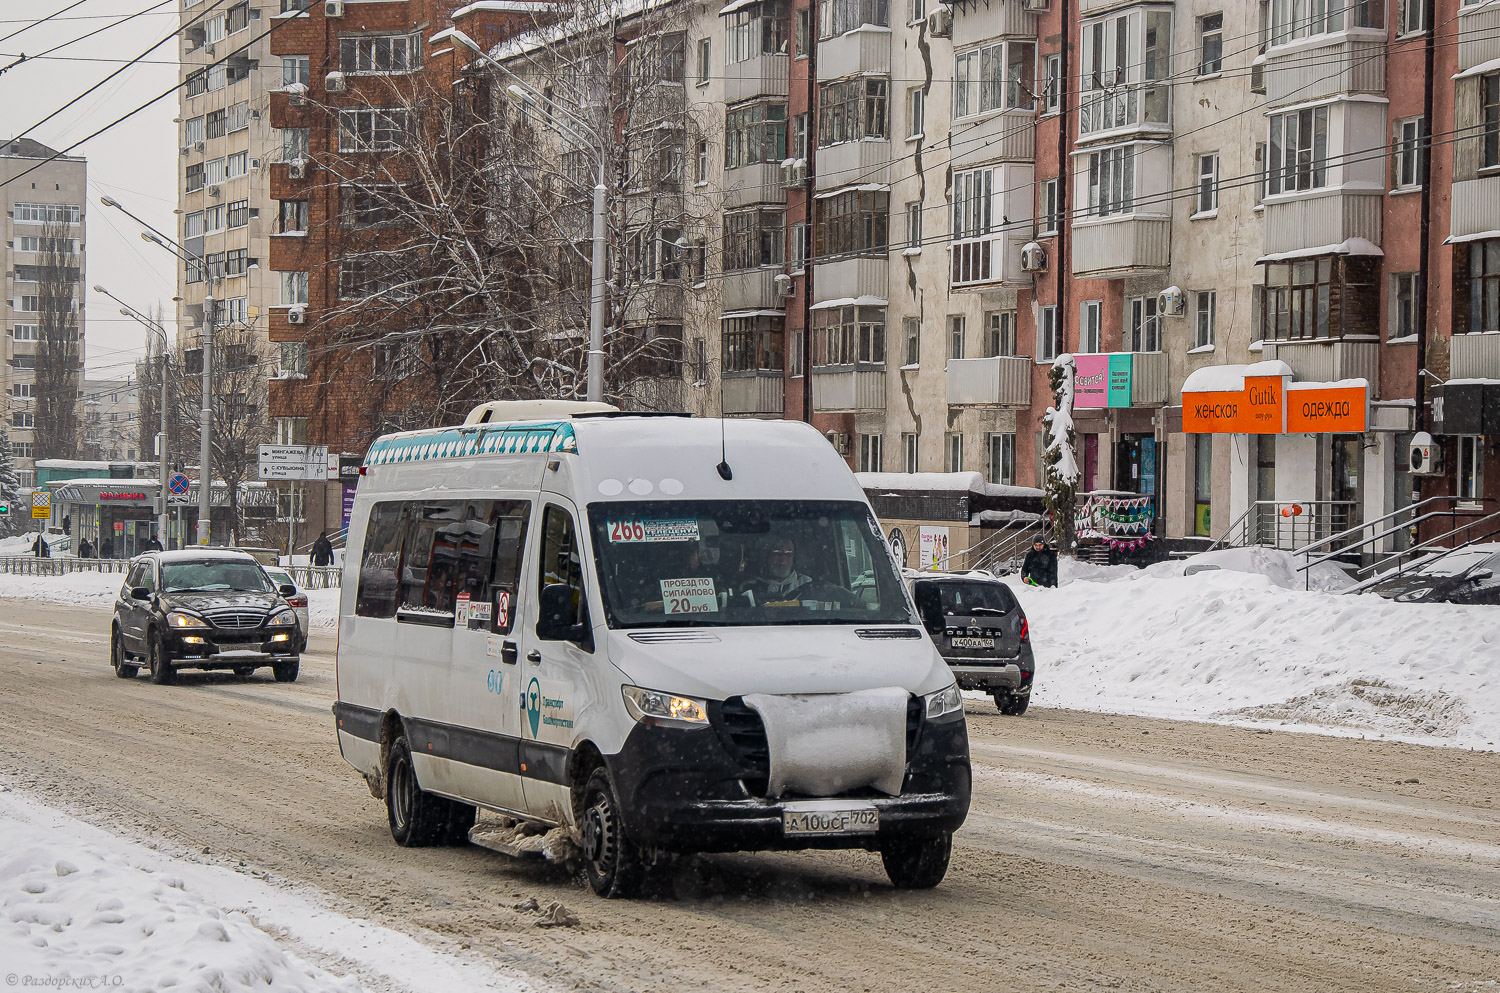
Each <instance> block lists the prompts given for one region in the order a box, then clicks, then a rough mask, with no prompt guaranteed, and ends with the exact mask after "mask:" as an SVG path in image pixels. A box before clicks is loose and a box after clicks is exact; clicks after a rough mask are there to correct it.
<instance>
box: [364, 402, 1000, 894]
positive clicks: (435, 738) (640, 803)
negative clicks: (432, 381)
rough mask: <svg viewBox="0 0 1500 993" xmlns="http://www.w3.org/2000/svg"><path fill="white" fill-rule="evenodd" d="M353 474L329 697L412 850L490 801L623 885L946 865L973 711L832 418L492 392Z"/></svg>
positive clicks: (437, 839) (604, 883)
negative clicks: (662, 869)
mask: <svg viewBox="0 0 1500 993" xmlns="http://www.w3.org/2000/svg"><path fill="white" fill-rule="evenodd" d="M360 472H361V475H360V479H359V483H358V488H357V490H356V494H355V499H354V505H353V510H352V516H351V519H350V526H349V535H348V543H347V553H346V555H345V558H344V576H343V587H342V593H341V599H340V607H339V641H338V670H337V673H338V702H337V703H336V704H335V706H334V714H335V719H336V723H337V727H338V741H339V748H340V751H341V753H342V754H343V756H344V758H345V760H346V761H348V762H349V763H350V764H351V765H352V766H354V768H355V769H357V770H358V771H359V772H361V773H362V774H363V775H364V777H365V779H366V781H367V782H368V783H369V786H370V790H371V792H372V793H373V794H374V795H375V796H376V797H379V798H383V799H384V800H385V801H386V807H387V813H388V818H389V822H390V829H391V834H392V835H393V836H394V838H395V840H396V842H397V843H398V844H401V845H406V846H413V845H428V844H445V843H461V842H462V841H464V840H465V839H466V837H467V836H468V832H469V830H470V828H471V827H472V826H473V825H474V823H475V818H476V808H483V809H485V810H490V811H496V812H500V813H503V814H508V815H511V816H514V817H518V818H522V819H525V820H529V821H535V822H540V823H542V824H545V825H549V826H554V827H564V828H566V829H567V830H568V831H569V832H570V834H571V835H572V837H573V838H574V840H575V841H576V842H577V843H578V845H579V847H580V849H581V851H582V861H583V865H584V870H585V873H586V875H587V876H588V880H589V883H590V885H591V886H592V887H593V889H594V890H595V892H597V893H599V894H600V895H603V896H609V897H614V896H626V895H630V894H631V893H633V892H634V891H636V890H637V889H638V888H639V886H640V884H641V882H642V881H643V878H644V876H645V873H646V871H647V868H648V866H649V865H650V864H652V862H653V861H654V860H655V857H656V856H657V855H658V854H660V853H669V852H722V851H747V850H768V849H810V848H811V849H827V848H863V849H868V850H871V851H878V852H879V853H880V855H881V857H882V859H883V862H884V865H885V868H886V872H887V874H888V875H889V877H890V879H891V881H892V882H893V883H894V884H895V885H896V886H898V887H906V888H917V887H930V886H935V885H937V883H938V882H940V881H941V880H942V878H943V875H944V874H945V873H946V871H947V867H948V861H949V855H950V852H951V848H952V838H953V832H954V831H955V830H956V829H957V828H958V827H959V825H960V824H962V823H963V820H964V817H965V815H966V814H967V812H968V807H969V793H970V769H969V749H968V736H967V733H966V729H965V724H964V713H963V702H962V698H961V697H960V695H959V691H958V688H957V686H956V685H955V683H954V679H953V675H952V673H951V672H950V671H949V669H948V666H947V664H946V663H945V662H944V661H943V659H942V657H941V656H940V655H939V654H938V652H937V649H936V648H935V647H934V645H933V643H932V641H931V640H930V639H929V638H928V636H927V634H926V633H925V631H924V629H923V627H922V625H921V623H920V622H919V620H918V618H917V616H916V613H915V611H914V609H913V607H912V603H911V600H910V597H909V595H908V593H907V590H906V586H905V584H904V583H903V582H902V579H901V576H900V575H899V573H898V571H897V568H896V565H895V563H894V561H893V559H892V558H891V555H890V553H889V551H888V549H887V547H886V545H885V543H884V541H883V540H882V537H881V529H880V527H879V525H878V524H877V522H876V520H875V516H874V514H873V513H872V512H871V509H870V505H869V503H868V501H867V500H866V499H865V496H864V493H863V491H862V490H861V489H860V487H859V485H858V484H857V483H856V482H855V479H854V475H853V473H851V472H850V471H849V469H848V467H847V466H846V465H845V464H844V462H843V460H842V459H840V458H839V456H838V454H837V453H836V452H835V451H834V450H833V448H832V447H831V446H830V445H829V444H828V442H827V440H825V439H824V438H823V437H822V435H820V434H819V433H818V432H817V431H816V430H814V429H813V428H812V427H810V426H809V425H806V424H803V423H801V422H796V421H757V420H718V419H702V418H689V417H681V416H663V415H641V414H628V413H621V412H619V411H616V410H614V409H613V408H611V407H608V406H607V405H603V404H582V403H567V402H562V401H524V402H496V403H491V404H485V405H483V406H481V407H478V408H476V409H475V411H474V412H473V413H472V414H470V416H469V418H468V421H467V422H466V423H465V424H464V425H462V426H459V427H452V428H441V429H436V430H426V431H413V432H406V433H402V434H394V435H386V436H384V437H382V438H380V439H379V440H378V441H376V442H375V443H374V445H373V446H372V447H371V448H370V451H369V453H368V454H367V455H366V457H365V461H364V465H363V467H362V468H361V470H360Z"/></svg>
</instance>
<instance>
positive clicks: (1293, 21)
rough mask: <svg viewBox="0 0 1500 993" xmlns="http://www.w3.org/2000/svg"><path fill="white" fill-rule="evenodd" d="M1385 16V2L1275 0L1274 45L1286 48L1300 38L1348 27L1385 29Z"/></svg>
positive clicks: (1273, 6)
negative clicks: (1287, 44) (1288, 43)
mask: <svg viewBox="0 0 1500 993" xmlns="http://www.w3.org/2000/svg"><path fill="white" fill-rule="evenodd" d="M1384 14H1385V3H1384V0H1350V2H1349V3H1319V2H1312V3H1309V2H1308V0H1273V3H1272V4H1271V44H1273V45H1285V44H1286V43H1287V42H1291V41H1296V40H1297V39H1298V38H1307V37H1311V36H1312V35H1319V34H1328V33H1330V32H1334V31H1343V30H1344V29H1345V27H1351V28H1379V27H1384V26H1385V18H1384Z"/></svg>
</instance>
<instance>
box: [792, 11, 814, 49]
mask: <svg viewBox="0 0 1500 993" xmlns="http://www.w3.org/2000/svg"><path fill="white" fill-rule="evenodd" d="M792 33H793V39H792V41H793V44H794V45H795V46H796V48H797V54H796V57H797V58H799V59H805V58H807V53H808V49H809V48H811V47H812V8H811V7H799V8H798V9H797V14H796V19H795V22H794V23H793V24H792Z"/></svg>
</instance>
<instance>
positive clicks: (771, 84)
mask: <svg viewBox="0 0 1500 993" xmlns="http://www.w3.org/2000/svg"><path fill="white" fill-rule="evenodd" d="M786 95H787V56H785V55H774V54H773V55H757V56H755V57H754V58H750V59H746V60H745V61H744V62H736V63H735V64H734V65H731V66H727V67H725V69H724V102H725V103H727V104H734V103H739V102H740V101H741V100H750V99H752V98H754V97H784V96H786Z"/></svg>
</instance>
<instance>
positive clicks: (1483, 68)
mask: <svg viewBox="0 0 1500 993" xmlns="http://www.w3.org/2000/svg"><path fill="white" fill-rule="evenodd" d="M1496 69H1500V59H1490V60H1489V61H1488V62H1481V63H1479V64H1478V65H1477V66H1470V67H1469V68H1467V69H1465V70H1464V71H1463V72H1455V73H1454V74H1453V78H1454V79H1463V78H1465V77H1467V76H1483V75H1485V74H1486V73H1491V72H1494V71H1495V70H1496Z"/></svg>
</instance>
